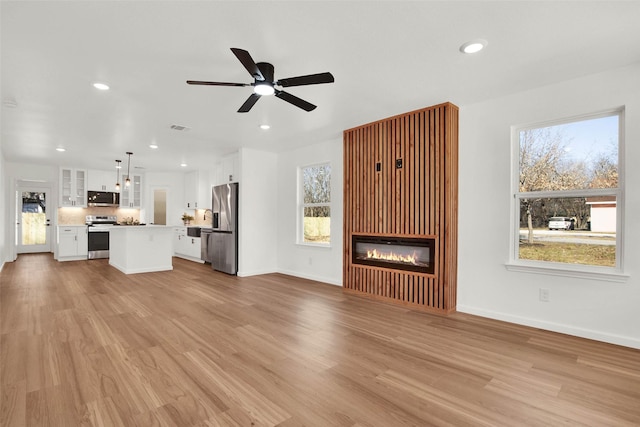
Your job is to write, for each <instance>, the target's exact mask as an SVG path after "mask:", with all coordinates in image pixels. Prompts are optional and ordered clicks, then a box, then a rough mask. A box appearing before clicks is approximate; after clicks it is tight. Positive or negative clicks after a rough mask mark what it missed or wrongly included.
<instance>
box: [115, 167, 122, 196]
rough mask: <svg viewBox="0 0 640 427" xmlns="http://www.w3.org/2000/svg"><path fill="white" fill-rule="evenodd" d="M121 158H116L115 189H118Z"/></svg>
mask: <svg viewBox="0 0 640 427" xmlns="http://www.w3.org/2000/svg"><path fill="white" fill-rule="evenodd" d="M121 162H122V160H116V191H120V167H121V166H120V163H121Z"/></svg>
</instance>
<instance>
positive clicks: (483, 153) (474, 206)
mask: <svg viewBox="0 0 640 427" xmlns="http://www.w3.org/2000/svg"><path fill="white" fill-rule="evenodd" d="M639 75H640V64H636V65H634V66H630V67H626V68H622V69H618V70H613V71H609V72H605V73H601V74H596V75H591V76H587V77H583V78H579V79H575V80H571V81H567V82H564V83H561V84H555V85H552V86H548V87H542V88H539V89H536V90H532V91H527V92H523V93H518V94H514V95H511V96H507V97H503V98H499V99H494V100H490V101H486V102H482V103H478V104H474V105H467V106H462V108H461V110H460V163H459V169H460V177H459V178H460V193H459V245H458V247H459V258H458V266H459V267H458V310H459V311H464V312H468V313H474V314H479V315H482V316H486V317H492V318H496V319H502V320H507V321H510V322H514V323H521V324H525V325H531V326H535V327H541V328H544V329H549V330H554V331H558V332H563V333H568V334H573V335H578V336H582V337H586V338H593V339H598V340H602V341H607V342H611V343H618V344H622V345H627V346H631V347H636V348H640V327H639V325H640V309H638V304H639V302H640V271H639V270H638V268H639V267H638V263H637V261H636V259H637V257H638V254H639V253H640V215H639V214H638V212H640V191H639V188H638V185H639V183H640V168H637V167H635V165H636V164H637V163H638V161H640V144H639V143H638V142H639V141H640V79H639V78H638V76H639ZM622 105H624V106H625V108H626V119H625V122H626V145H625V150H626V152H625V154H624V161H625V163H626V165H627V168H626V169H625V177H624V178H625V183H626V193H625V195H626V200H625V205H624V206H620V205H618V208H622V209H624V211H623V212H624V218H625V219H626V223H625V230H624V256H623V262H624V271H625V273H627V274H629V275H630V278H629V279H628V280H627V281H626V282H625V283H614V282H608V281H599V280H591V279H579V278H569V277H559V276H551V275H540V274H531V273H522V272H514V271H507V270H506V269H505V263H506V262H507V261H508V258H509V241H510V226H509V224H510V223H511V222H510V213H509V212H510V204H511V198H510V182H511V181H510V180H511V177H510V173H511V172H510V166H511V157H510V156H511V153H510V150H511V141H510V128H511V126H512V125H518V124H524V123H532V122H543V121H547V120H552V119H559V118H563V117H571V116H576V115H580V114H584V113H591V112H597V111H601V110H605V109H610V108H615V107H619V106H622ZM483 190H484V191H483ZM540 287H544V288H547V289H549V293H550V302H546V303H545V302H540V301H539V300H538V291H539V288H540Z"/></svg>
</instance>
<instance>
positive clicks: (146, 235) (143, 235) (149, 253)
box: [109, 225, 173, 274]
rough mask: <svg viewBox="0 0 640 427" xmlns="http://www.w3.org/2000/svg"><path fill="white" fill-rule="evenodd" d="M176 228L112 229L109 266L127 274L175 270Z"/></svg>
mask: <svg viewBox="0 0 640 427" xmlns="http://www.w3.org/2000/svg"><path fill="white" fill-rule="evenodd" d="M172 238H173V227H170V226H166V225H140V226H133V225H132V226H128V225H122V226H117V227H112V228H110V229H109V265H112V266H114V267H115V268H117V269H118V270H120V271H122V272H123V273H125V274H134V273H149V272H152V271H167V270H173V264H172V258H171V257H172V254H173V250H172Z"/></svg>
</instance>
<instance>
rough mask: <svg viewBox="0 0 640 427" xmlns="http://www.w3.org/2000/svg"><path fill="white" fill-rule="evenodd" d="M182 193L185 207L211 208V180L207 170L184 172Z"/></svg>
mask: <svg viewBox="0 0 640 427" xmlns="http://www.w3.org/2000/svg"><path fill="white" fill-rule="evenodd" d="M184 195H185V208H186V209H211V182H210V181H209V172H208V171H203V170H199V171H193V172H189V173H187V174H185V177H184Z"/></svg>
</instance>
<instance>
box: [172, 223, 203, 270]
mask: <svg viewBox="0 0 640 427" xmlns="http://www.w3.org/2000/svg"><path fill="white" fill-rule="evenodd" d="M200 246H201V238H200V237H191V236H188V235H187V227H176V228H174V229H173V255H174V256H177V257H180V258H184V259H188V260H189V261H196V262H200V263H204V261H203V260H201V259H200Z"/></svg>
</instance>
